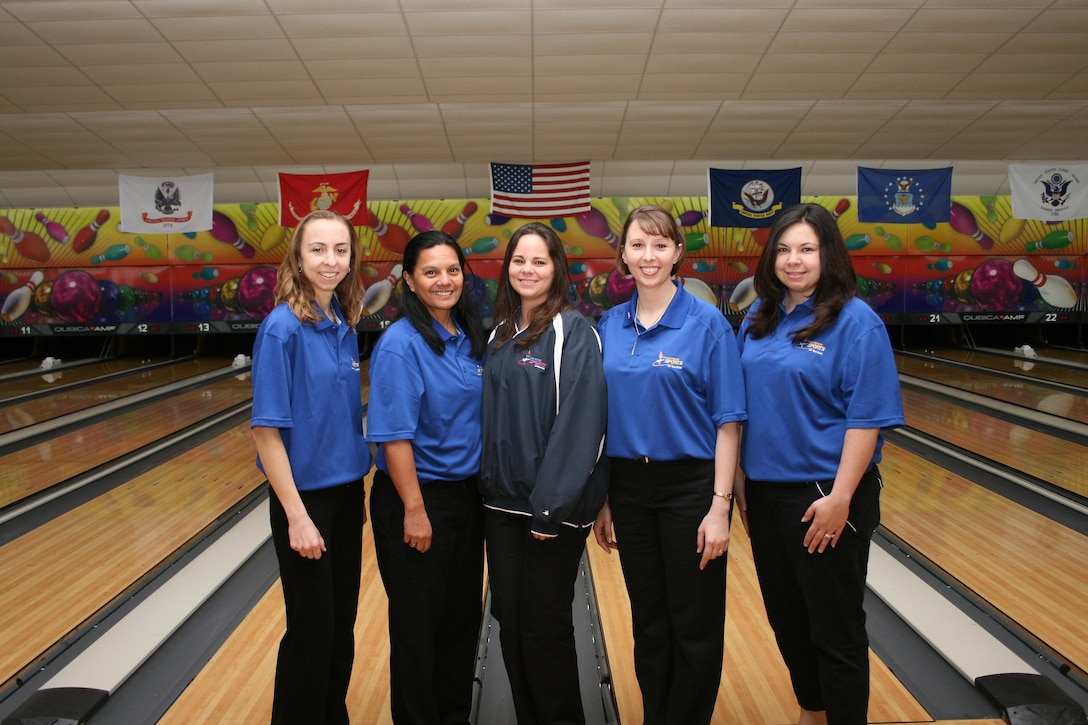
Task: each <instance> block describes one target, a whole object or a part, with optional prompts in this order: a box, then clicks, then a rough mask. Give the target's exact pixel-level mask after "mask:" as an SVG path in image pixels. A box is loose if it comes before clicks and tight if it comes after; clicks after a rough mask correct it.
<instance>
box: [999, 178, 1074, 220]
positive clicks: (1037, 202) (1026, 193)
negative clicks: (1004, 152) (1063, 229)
mask: <svg viewBox="0 0 1088 725" xmlns="http://www.w3.org/2000/svg"><path fill="white" fill-rule="evenodd" d="M1009 191H1010V192H1011V194H1010V195H1011V196H1012V215H1013V216H1014V217H1015V218H1017V219H1039V220H1041V221H1045V222H1065V221H1069V220H1070V219H1083V218H1085V217H1088V164H1009Z"/></svg>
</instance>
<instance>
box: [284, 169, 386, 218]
mask: <svg viewBox="0 0 1088 725" xmlns="http://www.w3.org/2000/svg"><path fill="white" fill-rule="evenodd" d="M369 177H370V171H369V170H364V171H348V172H346V173H342V174H279V180H280V226H283V227H287V228H289V229H294V228H295V227H297V226H298V223H299V221H300V220H301V219H302V217H304V216H306V215H307V214H309V213H310V212H312V211H317V210H318V209H325V210H328V211H334V212H336V213H337V214H339V215H340V216H342V217H344V218H345V219H347V220H348V221H350V222H351V224H352V226H356V227H358V226H362V225H363V223H364V222H365V221H366V182H367V180H368V179H369Z"/></svg>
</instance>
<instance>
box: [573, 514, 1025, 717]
mask: <svg viewBox="0 0 1088 725" xmlns="http://www.w3.org/2000/svg"><path fill="white" fill-rule="evenodd" d="M735 523H736V525H735V526H733V532H732V535H731V539H730V543H729V575H728V587H727V595H726V596H727V604H726V618H725V658H724V660H723V663H722V681H721V686H720V687H719V689H718V698H717V706H716V708H715V711H714V718H713V721H712V722H713V725H726V724H730V725H731V724H734V723H793V722H796V721H797V714H798V711H797V704H796V700H795V698H794V696H793V691H792V689H791V688H790V680H789V673H788V672H787V670H786V666H785V665H784V664H783V663H782V660H781V657H780V655H779V653H778V645H777V644H776V643H775V639H774V632H773V631H772V630H771V627H770V625H769V624H768V623H767V616H766V613H765V610H764V608H763V600H762V598H761V596H760V592H759V584H758V582H757V581H756V575H755V569H754V564H753V563H752V550H751V545H750V543H749V541H748V536H747V534H745V532H744V528H743V527H742V526H740V524H739V522H735ZM588 551H589V558H590V564H591V568H592V571H593V581H594V586H595V587H596V589H597V600H598V607H599V609H600V616H601V626H602V630H603V633H604V639H605V646H606V648H607V650H608V663H609V667H610V669H611V673H612V682H613V687H614V689H615V693H616V701H617V705H618V710H619V719H620V722H621V723H640V722H642V715H643V713H642V701H641V695H640V692H639V689H638V682H637V680H636V678H635V673H634V658H633V655H632V649H633V641H632V639H631V614H630V600H629V599H628V598H627V591H626V589H625V587H624V583H623V573H622V571H621V567H620V562H619V559H618V557H617V556H616V555H615V554H613V555H612V556H608V555H605V554H604V553H603V552H602V551H601V549H600V548H599V547H597V545H596V544H591V545H589V547H588ZM869 661H870V668H871V675H870V679H871V693H870V698H869V715H868V721H869V722H870V723H935V722H939V723H941V725H957V723H960V722H961V721H954V720H941V721H935V720H934V719H933V718H932V717H931V716H930V715H929V714H928V713H927V712H926V710H925V708H923V707H922V705H920V704H919V703H918V701H917V700H916V699H915V698H914V697H913V696H912V695H911V694H910V692H908V691H907V689H906V688H905V687H904V686H903V684H902V683H901V682H900V681H899V680H898V679H897V678H896V676H895V675H894V674H893V673H892V671H891V670H890V669H889V668H888V667H887V666H886V665H885V664H884V663H883V662H882V661H881V660H880V658H879V657H878V656H877V655H876V654H874V653H873V652H872V651H871V650H870V652H869ZM962 722H963V723H967V722H970V723H972V724H973V725H1003V722H1004V721H1002V720H978V719H976V720H969V721H962Z"/></svg>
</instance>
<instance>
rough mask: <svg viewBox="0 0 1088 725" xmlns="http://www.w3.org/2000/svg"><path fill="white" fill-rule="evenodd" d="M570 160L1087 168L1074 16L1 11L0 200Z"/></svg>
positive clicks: (474, 193) (21, 2)
mask: <svg viewBox="0 0 1088 725" xmlns="http://www.w3.org/2000/svg"><path fill="white" fill-rule="evenodd" d="M584 159H590V160H592V161H593V189H592V191H593V195H594V196H643V195H645V196H658V195H660V196H689V195H698V196H701V195H704V194H705V193H706V169H707V167H708V166H714V167H717V168H745V167H747V168H785V167H795V166H801V167H802V168H803V175H802V193H803V194H805V195H823V194H846V195H850V194H854V193H855V191H856V189H855V178H856V167H857V166H859V165H862V166H876V167H881V166H886V167H891V168H910V167H914V168H932V167H938V166H953V167H954V169H955V171H954V174H953V189H952V191H953V193H954V194H957V195H975V194H1007V193H1008V184H1007V181H1006V164H1007V163H1009V162H1015V161H1041V162H1042V161H1075V160H1084V159H1088V0H756V1H755V2H752V1H751V0H748V1H747V2H739V1H738V0H11V1H5V0H0V207H20V208H21V207H49V206H95V205H116V204H117V203H118V199H117V174H118V173H127V174H137V175H140V174H143V175H159V174H163V173H165V174H172V175H185V174H196V173H205V172H208V171H213V172H214V173H215V200H216V202H217V203H232V202H245V201H257V202H260V201H275V200H276V198H277V191H276V173H277V172H279V171H290V172H293V173H319V172H321V171H323V170H324V171H345V170H354V169H360V168H368V169H370V170H371V173H370V187H369V197H370V198H371V199H375V200H378V199H402V198H403V199H428V198H486V197H488V196H490V183H489V177H488V167H487V162H488V161H505V162H530V161H536V162H546V161H580V160H584Z"/></svg>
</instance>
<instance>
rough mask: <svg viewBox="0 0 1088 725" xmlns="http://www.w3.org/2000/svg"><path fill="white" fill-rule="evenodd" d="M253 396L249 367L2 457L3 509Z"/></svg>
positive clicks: (0, 498) (0, 503)
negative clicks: (152, 405)
mask: <svg viewBox="0 0 1088 725" xmlns="http://www.w3.org/2000/svg"><path fill="white" fill-rule="evenodd" d="M251 398H252V385H251V381H250V376H249V373H248V372H245V373H241V374H239V375H236V376H231V377H228V378H226V379H223V380H219V381H216V382H213V383H209V384H207V385H204V386H202V387H200V388H197V389H194V390H186V391H182V392H180V393H178V394H176V395H173V396H171V397H169V398H167V399H166V400H162V401H158V402H156V404H155V406H154V409H153V410H154V412H153V413H150V412H149V411H151V410H152V409H151V408H149V407H148V406H140V407H138V408H136V409H135V410H132V411H129V412H127V413H122V414H120V415H117V416H113V417H110V418H109V419H108V420H104V421H101V422H99V423H96V424H94V425H90V426H86V427H81V428H76V429H75V430H72V431H70V432H67V433H63V432H62V434H61V435H58V436H57V437H55V438H52V439H50V440H48V441H43V442H42V443H38V444H36V445H33V446H30V447H28V448H24V449H22V450H18V451H15V452H13V453H9V454H8V455H6V456H0V468H2V469H3V470H4V472H5V476H4V481H3V482H2V483H0V509H2V508H4V507H5V506H8V505H11V504H13V503H16V502H18V501H20V500H22V499H23V498H25V497H27V496H30V495H33V494H35V493H38V492H40V491H44V490H45V489H47V488H49V487H50V486H53V485H55V484H57V483H60V482H61V481H64V480H67V479H68V478H71V477H72V476H76V475H79V474H81V473H85V472H87V471H89V470H91V469H93V468H94V467H96V466H99V465H101V464H103V463H106V462H107V461H110V460H113V459H114V458H117V457H119V456H123V455H125V454H127V453H129V452H131V451H133V450H136V449H137V448H140V447H142V446H144V445H147V444H149V443H151V442H153V441H156V440H159V439H160V438H163V437H165V436H169V435H171V434H173V433H175V432H177V431H179V430H181V429H183V428H185V427H186V426H189V425H193V424H194V423H198V422H200V421H201V420H203V419H205V418H207V417H209V416H212V415H214V414H216V413H218V412H220V411H223V410H226V409H228V408H230V407H231V406H234V405H237V404H238V403H242V402H245V401H248V400H250V399H251Z"/></svg>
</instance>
